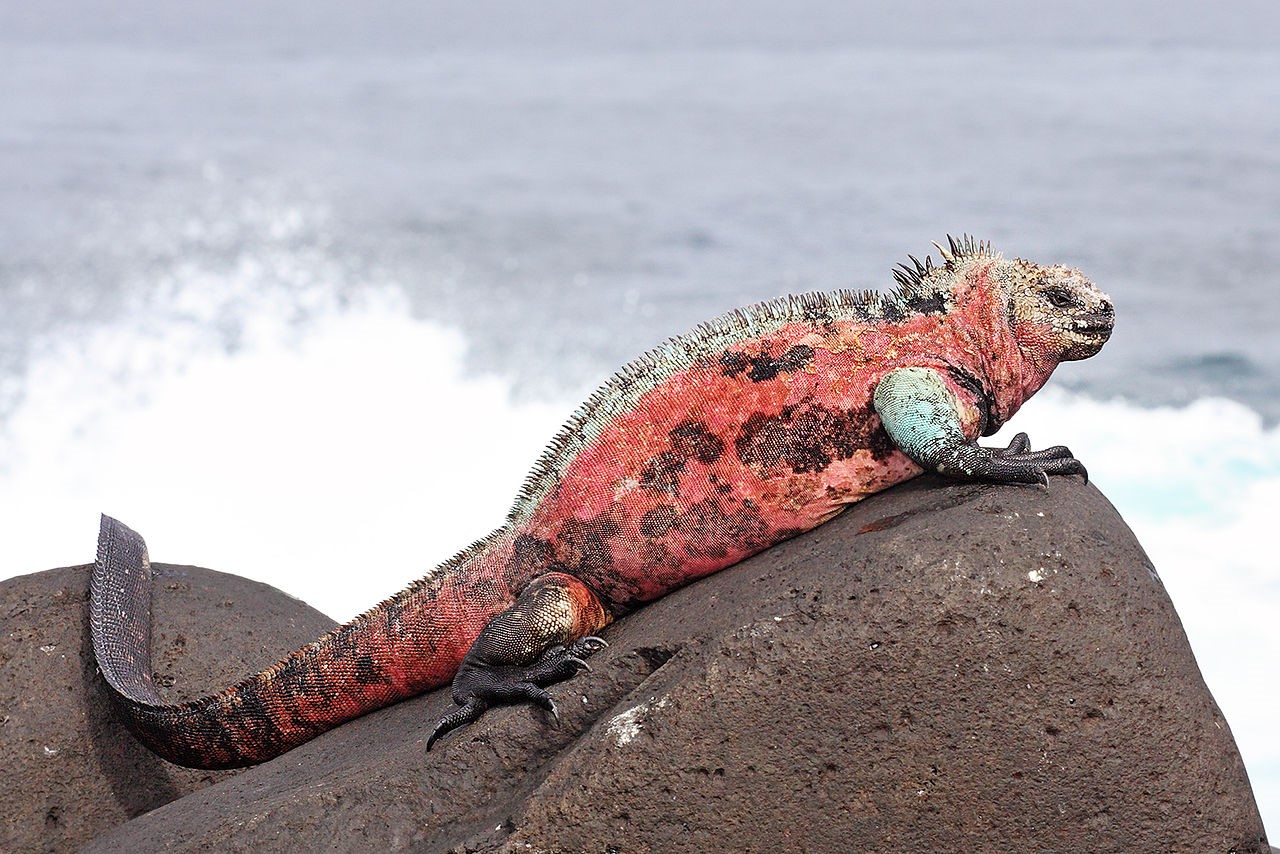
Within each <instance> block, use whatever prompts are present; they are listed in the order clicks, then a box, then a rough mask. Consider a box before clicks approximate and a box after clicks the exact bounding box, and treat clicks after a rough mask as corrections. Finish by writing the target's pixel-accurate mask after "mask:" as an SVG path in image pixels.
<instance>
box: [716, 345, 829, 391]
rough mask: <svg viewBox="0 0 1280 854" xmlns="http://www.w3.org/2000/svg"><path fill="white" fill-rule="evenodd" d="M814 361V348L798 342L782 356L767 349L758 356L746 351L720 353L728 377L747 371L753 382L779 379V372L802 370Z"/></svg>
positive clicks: (722, 366)
mask: <svg viewBox="0 0 1280 854" xmlns="http://www.w3.org/2000/svg"><path fill="white" fill-rule="evenodd" d="M812 361H813V348H812V347H810V346H809V345H808V344H796V345H795V346H794V347H792V348H791V349H790V350H787V352H785V353H783V354H782V355H780V356H773V355H771V354H770V353H769V352H768V351H767V350H766V351H765V352H762V353H761V354H760V355H758V356H748V355H747V354H746V353H735V352H733V351H731V350H725V351H724V352H723V353H722V354H720V368H721V372H722V373H723V374H724V375H725V376H726V377H735V376H737V375H738V374H741V373H743V372H746V374H747V379H749V380H751V381H752V382H753V383H762V382H767V381H768V380H772V379H777V377H778V375H779V374H788V373H794V372H795V371H799V370H802V369H803V368H804V367H805V366H806V365H808V364H809V363H810V362H812Z"/></svg>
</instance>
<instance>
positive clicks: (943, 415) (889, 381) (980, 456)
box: [873, 368, 1089, 486]
mask: <svg viewBox="0 0 1280 854" xmlns="http://www.w3.org/2000/svg"><path fill="white" fill-rule="evenodd" d="M873 403H874V406H875V410H876V413H877V414H878V415H879V416H880V422H881V423H882V424H883V425H884V429H885V432H887V433H888V434H889V437H890V438H891V439H893V441H894V443H895V444H897V446H898V447H899V448H901V449H902V452H903V453H905V454H906V455H907V456H908V457H910V458H911V459H912V460H914V461H915V462H916V464H918V465H919V466H920V467H922V468H923V469H924V470H925V471H930V472H935V473H937V474H941V475H945V476H947V477H954V478H961V479H967V480H992V481H996V482H999V483H1039V484H1041V485H1045V486H1047V485H1048V483H1049V478H1048V476H1049V475H1051V474H1079V475H1083V476H1084V478H1085V480H1088V479H1089V473H1088V472H1087V471H1086V470H1085V467H1084V465H1083V464H1082V463H1081V462H1080V461H1079V460H1077V459H1076V458H1075V457H1074V456H1072V454H1071V451H1070V450H1069V449H1067V448H1066V447H1065V446H1063V445H1057V446H1055V447H1052V448H1046V449H1045V450H1043V451H1031V450H1030V445H1031V443H1030V441H1029V440H1028V439H1027V434H1026V433H1019V434H1018V435H1017V436H1014V437H1013V441H1011V442H1010V443H1009V446H1008V447H1007V448H985V447H982V446H981V445H979V444H978V443H977V441H976V440H975V439H969V438H966V437H965V435H964V431H963V429H962V427H961V417H960V411H959V402H958V401H957V399H956V396H955V394H954V393H953V392H952V391H951V389H950V388H948V387H947V384H946V382H944V380H943V378H942V375H941V374H940V373H939V372H938V371H936V370H933V369H932V368H898V369H896V370H893V371H890V372H889V373H888V374H886V375H885V377H884V378H883V379H882V380H880V382H879V383H878V384H877V385H876V390H875V396H874V399H873Z"/></svg>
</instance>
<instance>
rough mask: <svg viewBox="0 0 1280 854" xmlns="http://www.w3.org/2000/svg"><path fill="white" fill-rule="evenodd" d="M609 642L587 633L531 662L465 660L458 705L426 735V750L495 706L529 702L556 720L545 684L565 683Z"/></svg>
mask: <svg viewBox="0 0 1280 854" xmlns="http://www.w3.org/2000/svg"><path fill="white" fill-rule="evenodd" d="M608 645H609V644H608V643H606V642H605V641H604V639H603V638H598V637H596V636H595V635H588V636H587V637H584V638H579V639H578V640H576V641H574V642H573V643H571V644H569V646H567V647H566V646H561V645H556V646H553V647H550V648H548V649H547V650H546V652H544V653H543V654H542V657H541V658H539V659H538V660H537V661H536V662H534V663H533V664H532V665H529V666H526V667H521V666H519V665H493V664H486V663H484V662H477V661H464V662H463V663H462V666H461V667H459V669H458V675H457V676H455V677H454V680H453V700H454V702H455V703H457V704H458V706H459V708H457V709H454V710H453V711H451V712H449V713H448V714H447V715H445V716H444V717H442V718H441V719H440V722H439V723H437V724H436V727H435V729H433V730H432V731H431V735H430V736H428V737H427V750H430V749H431V746H432V745H433V744H435V743H436V742H437V741H438V740H439V739H440V738H441V737H442V736H444V735H445V734H446V733H448V732H450V731H452V730H455V729H457V728H458V727H460V726H464V725H466V724H469V723H472V722H474V721H476V720H478V719H479V718H480V716H481V715H483V714H484V713H485V712H486V711H488V710H489V709H490V708H491V707H492V706H495V705H511V704H514V703H521V702H528V703H533V704H534V705H536V706H540V707H541V708H543V709H546V710H547V711H548V712H550V713H551V716H552V717H553V718H555V721H556V723H557V724H558V723H559V722H560V712H559V711H558V710H557V709H556V704H555V701H554V700H553V699H551V694H549V693H548V692H547V691H546V690H545V689H544V687H543V686H546V685H554V684H555V683H557V682H562V681H564V680H565V679H568V678H569V677H570V676H573V675H574V674H576V673H579V672H580V671H583V670H590V669H591V666H590V665H589V664H587V662H586V661H585V660H584V659H585V657H586V656H589V655H592V654H593V653H596V652H599V651H600V650H602V649H604V648H605V647H607V646H608Z"/></svg>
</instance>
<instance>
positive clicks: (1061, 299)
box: [1046, 288, 1076, 308]
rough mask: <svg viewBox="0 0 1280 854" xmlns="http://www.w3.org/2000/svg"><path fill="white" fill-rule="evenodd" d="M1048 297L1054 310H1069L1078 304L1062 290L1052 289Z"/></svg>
mask: <svg viewBox="0 0 1280 854" xmlns="http://www.w3.org/2000/svg"><path fill="white" fill-rule="evenodd" d="M1046 296H1047V297H1048V298H1049V304H1050V305H1052V306H1053V307H1054V308H1068V307H1070V306H1073V305H1075V304H1076V301H1075V298H1074V297H1072V296H1071V294H1070V293H1068V292H1067V291H1064V290H1063V289H1062V288H1051V289H1050V290H1049V291H1048V292H1047V293H1046Z"/></svg>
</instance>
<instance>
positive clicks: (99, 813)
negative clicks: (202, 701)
mask: <svg viewBox="0 0 1280 854" xmlns="http://www.w3.org/2000/svg"><path fill="white" fill-rule="evenodd" d="M155 569H156V574H157V583H156V590H155V651H156V658H155V664H156V673H157V675H158V676H159V679H158V684H159V685H160V690H161V693H162V694H165V695H166V696H168V697H171V698H172V699H174V700H179V699H189V698H191V697H194V696H197V695H199V694H203V693H207V692H208V691H209V690H210V689H211V688H215V687H223V686H225V685H227V684H230V683H231V682H232V681H235V680H238V679H239V678H240V677H242V676H243V675H244V674H245V673H247V672H250V671H253V670H259V669H261V668H263V667H265V666H268V665H270V664H272V663H274V662H275V661H277V660H278V659H279V658H280V656H281V654H282V653H283V652H285V651H287V650H289V649H292V648H294V647H297V646H300V645H302V644H304V643H306V642H308V641H311V640H314V639H315V638H316V636H317V635H319V634H321V633H323V632H325V631H328V630H329V629H330V628H332V627H333V621H332V620H330V619H329V618H328V617H326V616H324V615H323V614H321V613H320V612H319V611H316V610H315V609H313V608H311V607H309V606H307V605H306V604H304V603H302V602H300V601H298V600H297V599H294V598H291V597H289V596H287V595H285V594H284V593H281V592H280V591H279V590H276V589H274V588H272V587H268V586H267V585H265V584H259V583H258V582H255V581H249V580H247V579H244V578H240V577H238V576H234V575H227V574H225V573H221V572H212V571H210V570H207V569H198V568H196V567H182V566H169V565H165V564H157V565H156V567H155ZM88 595H89V568H88V567H84V566H78V567H68V568H65V569H51V570H49V571H47V572H39V573H35V574H34V575H25V576H22V577H19V578H12V579H9V580H7V581H3V582H0V616H2V617H3V621H4V622H3V626H4V630H3V632H0V768H3V769H4V773H2V774H0V804H3V805H4V809H3V815H2V821H0V851H4V852H19V851H69V850H73V849H74V848H76V847H77V846H79V845H82V844H84V843H85V842H87V841H89V840H90V839H92V838H93V837H95V836H97V835H99V834H101V833H103V832H104V831H106V830H109V829H111V828H113V827H115V826H117V825H119V824H121V823H123V822H125V821H127V820H129V819H131V818H133V817H134V816H137V815H141V814H142V813H145V812H147V811H148V810H152V809H155V808H156V807H158V806H160V805H162V804H165V803H167V802H169V801H172V800H174V799H175V798H180V797H182V796H183V795H187V794H190V793H191V792H193V791H196V790H197V789H200V788H202V787H204V786H207V785H209V784H210V783H213V782H216V781H217V780H221V779H224V778H226V777H227V776H229V773H228V772H210V771H191V770H187V769H185V768H178V767H177V766H174V765H170V764H169V763H167V762H164V761H163V760H161V759H158V758H156V757H155V756H154V755H152V754H151V753H150V752H149V751H148V750H147V749H146V748H144V747H142V746H141V745H140V744H138V742H136V741H135V740H134V739H133V737H132V736H131V735H129V733H128V731H126V730H125V729H124V728H123V727H122V726H121V725H120V724H119V723H117V721H116V720H115V718H114V717H113V715H112V712H111V707H110V702H109V698H108V695H107V693H106V690H107V689H106V685H105V683H103V681H102V677H101V676H99V675H98V672H97V665H96V664H95V662H94V659H93V654H92V648H91V644H90V640H89V627H88Z"/></svg>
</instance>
